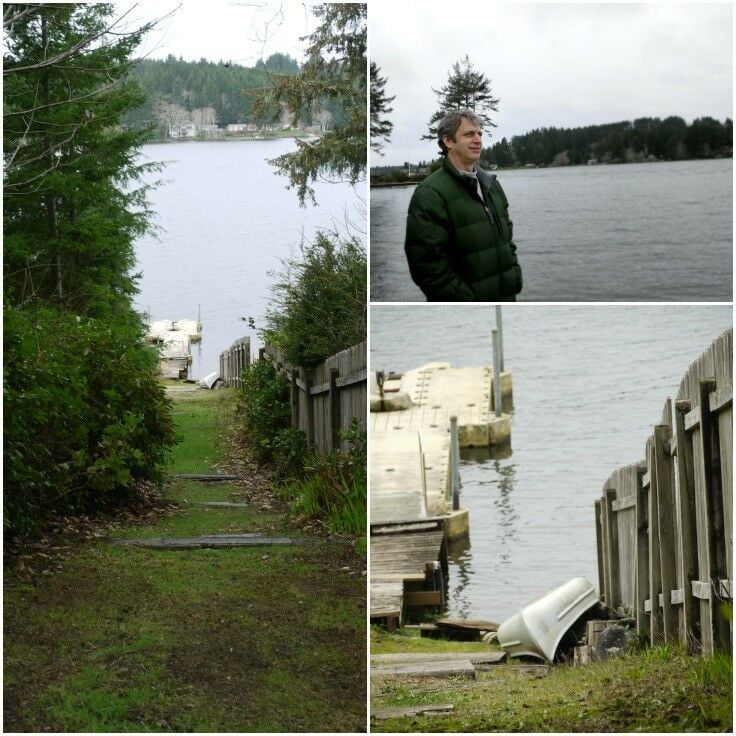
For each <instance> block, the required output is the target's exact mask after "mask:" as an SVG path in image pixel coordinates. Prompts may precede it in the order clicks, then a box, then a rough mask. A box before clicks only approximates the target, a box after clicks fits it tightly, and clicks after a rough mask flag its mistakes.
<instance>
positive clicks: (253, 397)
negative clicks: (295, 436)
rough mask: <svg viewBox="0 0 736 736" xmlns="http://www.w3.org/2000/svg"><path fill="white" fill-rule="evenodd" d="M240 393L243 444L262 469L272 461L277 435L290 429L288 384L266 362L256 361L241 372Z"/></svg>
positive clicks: (239, 408)
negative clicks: (262, 466)
mask: <svg viewBox="0 0 736 736" xmlns="http://www.w3.org/2000/svg"><path fill="white" fill-rule="evenodd" d="M241 392H242V393H241V396H242V399H241V401H240V403H239V406H238V410H239V413H240V416H241V417H242V420H243V429H244V433H245V437H244V440H245V444H246V445H247V446H248V447H249V448H250V450H251V452H252V453H253V457H254V459H255V460H256V461H257V462H258V464H259V465H263V464H264V463H267V462H269V461H271V460H273V459H274V452H275V449H276V440H277V437H278V435H279V432H280V431H281V430H285V429H288V428H289V427H290V426H291V403H290V401H289V382H288V381H287V379H286V376H284V375H283V374H282V373H279V372H278V371H277V370H276V368H274V366H273V365H271V363H269V361H267V360H257V361H255V362H254V363H251V364H250V365H249V366H248V367H247V368H246V370H245V371H243V375H242V389H241Z"/></svg>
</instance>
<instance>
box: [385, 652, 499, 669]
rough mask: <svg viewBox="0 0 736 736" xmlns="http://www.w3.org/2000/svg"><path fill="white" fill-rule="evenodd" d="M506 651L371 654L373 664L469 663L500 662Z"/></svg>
mask: <svg viewBox="0 0 736 736" xmlns="http://www.w3.org/2000/svg"><path fill="white" fill-rule="evenodd" d="M507 656H508V654H507V653H506V652H431V653H426V652H394V653H392V654H371V667H372V666H373V665H391V664H399V663H405V664H424V663H426V662H470V664H473V665H476V664H500V663H501V662H503V661H505V660H506V657H507Z"/></svg>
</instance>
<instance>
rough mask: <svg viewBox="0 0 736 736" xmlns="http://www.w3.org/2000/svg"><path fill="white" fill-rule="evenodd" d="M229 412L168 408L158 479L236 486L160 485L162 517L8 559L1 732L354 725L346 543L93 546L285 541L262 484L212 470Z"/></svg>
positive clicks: (355, 626) (192, 404)
mask: <svg viewBox="0 0 736 736" xmlns="http://www.w3.org/2000/svg"><path fill="white" fill-rule="evenodd" d="M218 394H219V395H218ZM227 400H228V397H227V392H211V393H210V392H208V393H204V392H202V393H197V394H191V395H181V396H178V397H176V399H175V415H176V419H177V424H178V426H179V428H180V431H181V432H182V434H183V436H184V442H183V443H182V445H180V446H179V448H178V449H177V451H176V453H175V454H174V458H173V464H172V471H173V472H177V473H197V472H217V471H224V470H228V469H229V470H233V471H234V472H235V474H236V475H244V476H245V477H246V478H247V480H245V481H243V482H226V483H214V484H204V483H198V482H196V481H192V480H186V479H178V480H175V481H172V482H171V483H170V484H169V486H168V488H167V495H168V498H170V499H171V500H172V501H173V502H174V503H175V504H176V507H175V508H171V509H169V510H164V511H163V512H161V511H157V512H151V513H150V514H149V516H148V518H145V519H143V520H141V519H136V520H129V521H120V520H119V521H118V522H116V523H115V525H113V526H110V525H108V526H107V527H104V526H99V527H96V526H95V524H94V523H88V524H87V525H82V526H81V527H80V528H83V529H86V531H85V532H84V533H83V534H79V535H78V534H75V533H74V532H73V531H71V532H69V533H68V534H67V535H66V536H64V535H63V534H62V535H61V536H59V537H58V538H54V539H51V543H50V544H49V540H47V542H46V545H45V546H44V547H41V548H39V549H46V550H47V552H48V553H49V554H48V555H47V557H48V559H44V558H43V557H39V556H38V555H39V554H47V553H46V552H40V551H39V549H36V550H34V549H32V548H31V549H30V550H28V554H27V555H26V558H25V560H18V562H21V563H23V564H24V567H25V571H24V570H22V569H19V568H18V566H17V565H16V566H14V567H13V569H12V570H6V576H5V582H6V585H5V598H4V605H5V683H4V684H5V711H4V713H5V715H4V728H5V730H6V731H7V730H12V731H49V730H63V731H170V730H173V731H214V732H218V731H324V730H330V731H359V730H364V729H365V725H366V713H365V700H366V692H365V578H364V577H363V574H362V571H363V568H364V566H365V560H364V558H362V557H361V556H358V555H356V554H355V552H354V550H353V546H352V545H351V544H350V543H341V542H340V540H334V539H333V540H329V541H328V540H324V539H320V538H318V537H313V538H312V539H310V543H309V544H294V545H283V546H268V547H260V546H249V547H237V548H224V549H206V548H204V549H190V550H160V549H148V548H134V547H122V546H116V545H112V544H108V543H107V542H106V541H105V540H104V536H105V535H106V534H107V535H109V536H110V537H112V538H129V537H133V536H135V537H144V538H153V537H176V538H181V537H186V536H196V535H201V534H243V533H257V534H263V535H288V534H292V535H293V534H294V533H295V530H294V528H293V524H292V523H291V522H290V519H289V518H288V515H287V514H286V513H285V511H284V510H283V509H280V508H278V504H276V503H275V502H274V500H273V498H271V495H270V492H269V488H268V484H267V479H265V478H263V477H260V476H258V475H257V474H254V473H244V470H246V468H245V467H244V466H243V461H240V464H238V463H237V462H236V463H234V464H233V465H232V466H231V467H229V468H227V467H225V466H226V462H225V455H224V453H223V451H222V447H223V443H222V442H218V434H222V433H225V434H226V428H225V427H223V425H222V423H218V422H217V421H216V416H217V414H218V412H219V411H220V410H221V409H222V408H223V403H222V402H226V401H227ZM202 501H229V502H238V503H241V504H243V503H244V504H245V506H244V507H243V506H235V507H222V506H215V507H212V506H204V505H202V504H201V502H202ZM69 528H70V529H73V528H74V524H71V523H70V527H69ZM308 531H309V530H307V533H308ZM304 533H305V530H304V529H301V530H299V534H300V535H303V534H304ZM80 537H81V538H80ZM53 542H58V544H53ZM53 546H57V547H65V548H66V549H65V550H62V551H58V550H57V552H56V553H55V552H54V551H53V550H52V549H51V547H53ZM57 553H58V556H56V557H54V555H55V554H57ZM39 568H44V569H47V570H48V571H47V573H46V574H44V569H39ZM29 569H33V570H34V572H33V574H28V572H27V571H28V570H29Z"/></svg>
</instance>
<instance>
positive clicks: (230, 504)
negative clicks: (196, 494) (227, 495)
mask: <svg viewBox="0 0 736 736" xmlns="http://www.w3.org/2000/svg"><path fill="white" fill-rule="evenodd" d="M196 505H197V506H209V507H211V508H217V509H247V508H249V504H247V503H235V502H234V501H197V502H196Z"/></svg>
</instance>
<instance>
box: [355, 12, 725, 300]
mask: <svg viewBox="0 0 736 736" xmlns="http://www.w3.org/2000/svg"><path fill="white" fill-rule="evenodd" d="M732 13H733V8H732V5H730V4H727V5H715V4H714V5H706V4H692V5H679V4H678V5H673V4H667V3H662V4H639V5H629V4H626V5H618V4H565V5H561V4H537V5H533V4H523V5H521V4H518V5H517V4H495V3H494V4H486V5H480V6H477V7H475V8H473V9H470V10H469V11H468V10H467V9H465V10H462V11H461V10H459V9H455V8H454V7H453V6H452V5H447V4H446V3H442V4H440V3H437V2H432V3H423V4H422V5H421V6H419V5H417V4H414V3H408V2H394V3H391V4H390V5H389V4H388V3H385V2H382V1H380V0H378V1H377V2H374V3H371V4H370V5H369V29H370V35H369V51H370V58H371V65H370V74H371V87H370V91H371V106H370V110H371V116H370V117H371V155H370V184H371V189H370V298H371V301H372V302H422V301H432V302H509V301H535V302H540V301H541V302H570V301H574V302H619V301H625V302H663V301H664V302H731V301H732V299H733V273H732V264H733V122H732V119H731V116H732V109H733V66H732V53H733V40H732Z"/></svg>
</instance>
